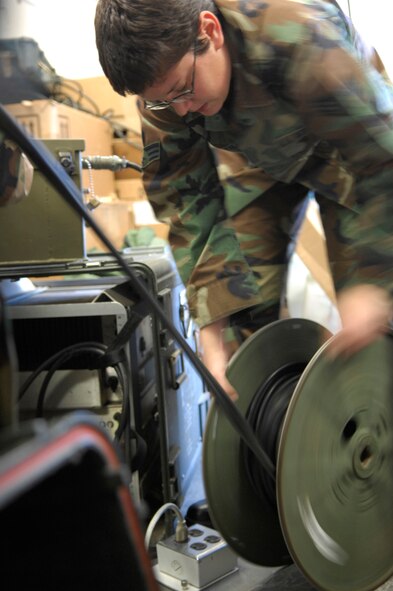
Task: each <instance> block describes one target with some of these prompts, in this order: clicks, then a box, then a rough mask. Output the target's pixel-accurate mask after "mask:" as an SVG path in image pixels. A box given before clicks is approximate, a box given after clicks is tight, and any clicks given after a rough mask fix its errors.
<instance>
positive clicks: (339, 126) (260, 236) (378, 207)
mask: <svg viewBox="0 0 393 591" xmlns="http://www.w3.org/2000/svg"><path fill="white" fill-rule="evenodd" d="M95 27H96V40H97V47H98V52H99V58H100V62H101V65H102V67H103V70H104V73H105V75H106V76H107V77H108V79H109V81H110V82H111V84H112V86H113V88H114V90H115V91H117V92H118V93H119V94H121V95H126V94H127V93H131V94H138V95H140V96H141V97H143V100H141V101H140V110H141V117H142V129H143V141H144V160H143V178H144V184H145V188H146V192H147V195H148V196H149V199H150V201H151V203H152V205H153V207H154V209H155V212H156V215H157V217H158V218H159V219H161V220H163V221H166V222H167V223H169V224H170V242H171V245H172V249H173V254H174V257H175V260H176V262H177V265H178V268H179V272H180V274H181V277H182V279H183V281H184V283H185V285H186V286H187V293H188V301H189V305H190V308H191V311H192V314H193V316H194V318H195V319H196V321H197V322H198V324H199V325H200V327H201V333H200V334H201V343H202V346H203V351H204V361H205V363H206V365H207V367H208V368H209V369H210V370H211V371H212V373H213V375H215V377H216V378H217V379H218V380H219V381H220V383H221V384H222V385H223V386H224V387H225V388H226V389H227V391H228V393H229V394H230V395H231V396H233V397H236V393H235V392H234V391H233V389H232V388H231V386H230V385H229V384H228V383H227V381H226V378H225V368H226V364H227V361H228V356H229V352H228V349H227V347H226V345H225V342H224V340H223V339H222V331H223V329H224V328H225V327H227V326H228V325H229V324H235V325H239V324H240V325H241V326H243V327H246V328H247V327H248V328H249V327H251V329H254V328H255V327H256V326H262V325H263V324H265V323H267V322H270V321H272V320H274V319H276V318H277V317H278V314H279V307H280V296H281V293H282V289H283V284H284V279H285V274H286V267H287V252H288V244H289V243H290V241H291V238H292V237H291V227H292V223H293V220H294V217H295V216H296V213H297V212H298V211H299V208H300V209H301V208H302V203H304V200H305V199H306V198H307V195H308V193H309V191H313V192H314V194H315V196H316V199H317V201H318V204H319V207H320V212H321V217H322V221H323V225H324V230H325V234H326V243H327V249H328V256H329V261H330V264H331V269H332V274H333V278H334V282H335V287H336V290H337V293H338V302H339V303H338V305H339V311H340V314H341V319H342V324H343V329H342V330H341V331H340V334H339V335H338V338H337V339H335V350H334V351H332V353H333V354H338V353H342V352H345V353H346V354H349V353H351V352H354V351H356V350H357V349H359V348H361V347H363V346H365V345H367V344H368V343H370V342H372V341H373V340H374V339H375V338H377V337H378V335H379V334H381V333H382V332H383V331H384V330H386V327H387V326H388V321H389V318H390V314H391V299H390V292H391V289H392V270H393V265H392V253H393V245H392V240H393V233H392V220H393V215H392V207H393V200H392V198H391V193H392V191H393V95H392V88H391V84H390V81H389V80H388V78H387V76H386V73H385V71H384V68H383V64H382V63H381V60H380V59H379V56H378V54H377V53H376V52H375V51H374V50H373V49H372V48H369V47H367V46H366V45H365V43H364V42H363V41H362V40H361V39H360V37H359V35H358V34H357V33H356V31H355V29H354V28H353V26H352V24H351V23H350V22H349V20H348V19H347V18H346V17H345V15H344V14H343V12H342V11H341V9H340V7H339V6H338V4H337V3H336V2H335V0H266V1H263V0H261V1H258V0H250V1H246V0H214V1H212V0H201V1H200V0H198V1H193V0H166V1H165V2H157V1H156V0H99V1H98V4H97V12H96V19H95ZM220 164H221V165H224V167H225V171H226V174H225V175H222V174H221V173H220V171H222V170H223V166H220Z"/></svg>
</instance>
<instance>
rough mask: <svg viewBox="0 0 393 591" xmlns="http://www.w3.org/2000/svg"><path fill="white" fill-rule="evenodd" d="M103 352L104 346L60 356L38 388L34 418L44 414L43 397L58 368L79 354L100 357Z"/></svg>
mask: <svg viewBox="0 0 393 591" xmlns="http://www.w3.org/2000/svg"><path fill="white" fill-rule="evenodd" d="M105 351H106V347H105V346H104V345H103V346H102V347H78V349H77V350H76V349H74V350H71V351H67V352H66V353H63V355H60V356H59V357H58V358H57V359H56V360H55V361H54V363H53V364H52V365H51V366H50V369H49V371H48V373H47V374H46V376H45V379H44V380H43V382H42V384H41V388H40V391H39V394H38V400H37V409H36V416H37V417H42V416H43V414H44V400H45V395H46V392H47V389H48V386H49V383H50V381H51V379H52V377H53V376H54V374H55V373H56V371H57V370H58V369H59V368H60V367H62V366H63V365H64V364H65V363H66V362H67V361H69V359H72V358H73V357H75V356H76V355H79V354H80V353H92V354H94V355H99V356H100V357H102V356H103V355H104V354H105Z"/></svg>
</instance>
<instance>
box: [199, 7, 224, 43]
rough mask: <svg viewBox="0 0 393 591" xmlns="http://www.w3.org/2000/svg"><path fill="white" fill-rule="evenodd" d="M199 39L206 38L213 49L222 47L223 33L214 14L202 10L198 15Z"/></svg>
mask: <svg viewBox="0 0 393 591" xmlns="http://www.w3.org/2000/svg"><path fill="white" fill-rule="evenodd" d="M198 36H199V37H207V38H208V39H209V41H210V43H211V44H212V45H213V47H214V48H215V49H221V47H222V46H223V45H224V32H223V30H222V27H221V23H220V21H219V20H218V18H217V17H216V15H215V14H213V13H212V12H210V11H208V10H203V11H202V12H201V13H200V15H199V35H198Z"/></svg>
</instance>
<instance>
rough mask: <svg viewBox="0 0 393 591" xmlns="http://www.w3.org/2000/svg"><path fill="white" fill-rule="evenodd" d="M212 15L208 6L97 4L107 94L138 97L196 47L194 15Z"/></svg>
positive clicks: (186, 0) (163, 1)
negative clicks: (109, 89)
mask: <svg viewBox="0 0 393 591" xmlns="http://www.w3.org/2000/svg"><path fill="white" fill-rule="evenodd" d="M202 10H210V11H211V12H214V13H215V14H217V9H216V6H215V4H214V2H213V0H98V3H97V8H96V14H95V21H94V25H95V32H96V44H97V49H98V57H99V60H100V64H101V67H102V69H103V71H104V74H105V76H106V77H107V78H108V80H109V82H110V83H111V85H112V88H113V89H114V90H115V91H116V92H117V93H119V94H121V95H122V96H125V95H126V94H142V93H143V92H144V91H145V90H146V89H147V88H149V87H150V86H152V85H153V84H155V83H157V82H159V81H160V80H161V79H162V78H163V76H164V75H165V73H166V72H167V71H168V70H169V69H170V68H171V67H172V66H174V65H175V64H176V63H177V62H178V61H180V60H181V59H182V57H183V56H184V55H185V54H186V53H187V52H188V51H191V50H193V49H194V47H196V51H197V53H203V52H204V51H206V50H207V47H208V42H207V41H206V40H199V41H198V42H197V45H196V46H195V43H196V41H197V35H198V27H199V14H200V12H201V11H202Z"/></svg>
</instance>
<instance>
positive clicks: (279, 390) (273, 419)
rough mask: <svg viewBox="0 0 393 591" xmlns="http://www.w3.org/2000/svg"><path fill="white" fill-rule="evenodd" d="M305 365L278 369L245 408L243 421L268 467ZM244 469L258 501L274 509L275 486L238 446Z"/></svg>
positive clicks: (298, 364)
mask: <svg viewBox="0 0 393 591" xmlns="http://www.w3.org/2000/svg"><path fill="white" fill-rule="evenodd" d="M305 366H306V364H305V363H292V364H288V365H285V366H282V367H280V368H279V369H278V370H276V371H275V372H273V373H272V374H271V375H270V376H269V377H268V379H267V380H265V382H263V383H262V384H261V385H260V387H259V388H258V390H257V391H256V393H255V394H254V396H253V399H252V401H251V403H250V405H249V407H248V410H247V415H246V418H247V420H248V422H249V424H250V426H251V428H252V430H253V431H254V433H255V435H256V436H257V437H258V440H259V441H260V442H261V444H262V446H263V449H264V450H265V451H266V453H267V454H268V456H269V458H270V460H271V462H272V464H273V465H274V466H276V459H277V451H278V442H279V438H280V434H281V427H282V423H283V420H284V417H285V414H286V411H287V408H288V404H289V402H290V400H291V398H292V395H293V392H294V390H295V387H296V384H297V382H298V381H299V378H300V376H301V374H302V373H303V371H304V368H305ZM242 453H243V457H244V466H245V470H246V474H247V476H248V480H249V482H250V483H251V485H252V487H253V489H254V491H255V493H256V494H257V495H258V497H259V498H261V499H264V500H267V501H269V503H270V504H271V505H272V507H276V482H275V480H273V479H272V478H270V477H267V476H268V475H267V474H266V472H265V471H264V470H261V466H260V464H259V463H257V462H255V457H254V456H253V454H250V451H249V449H248V448H247V447H246V446H244V445H243V446H242Z"/></svg>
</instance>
